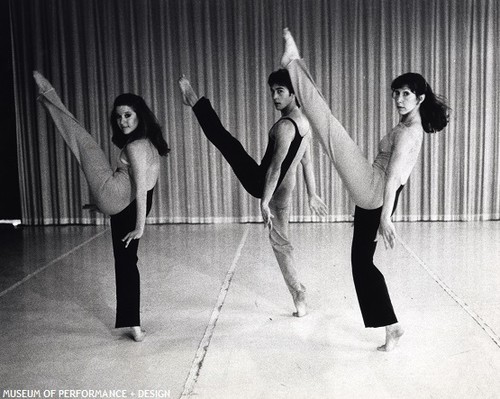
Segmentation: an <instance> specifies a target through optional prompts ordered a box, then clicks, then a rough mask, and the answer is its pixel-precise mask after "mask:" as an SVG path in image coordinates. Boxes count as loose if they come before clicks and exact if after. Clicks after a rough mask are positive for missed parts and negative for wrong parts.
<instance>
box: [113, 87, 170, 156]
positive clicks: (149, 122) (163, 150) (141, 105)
mask: <svg viewBox="0 0 500 399" xmlns="http://www.w3.org/2000/svg"><path fill="white" fill-rule="evenodd" d="M121 105H126V106H128V107H130V108H132V109H133V110H134V111H135V113H136V114H137V119H138V122H139V123H138V125H137V128H136V129H135V130H134V131H133V132H132V133H130V134H124V133H123V132H122V131H121V129H120V127H119V126H118V123H117V118H118V114H117V113H116V108H117V107H119V106H121ZM109 120H110V123H111V129H112V130H113V136H112V137H111V141H113V143H114V144H115V145H116V146H117V147H118V148H123V147H125V146H126V145H127V144H129V143H131V142H132V141H135V140H138V139H142V138H148V139H149V140H150V141H151V142H152V143H153V145H154V146H155V147H156V149H157V150H158V153H159V154H160V155H161V156H163V155H167V154H168V153H169V152H170V148H168V144H167V142H166V141H165V139H164V138H163V134H162V131H161V127H160V124H159V122H158V119H156V116H155V115H154V114H153V112H152V111H151V110H150V109H149V107H148V106H147V104H146V102H145V101H144V99H143V98H142V97H140V96H138V95H136V94H132V93H124V94H120V95H119V96H118V97H116V99H115V101H114V103H113V110H112V111H111V115H110V118H109Z"/></svg>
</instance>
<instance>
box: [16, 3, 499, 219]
mask: <svg viewBox="0 0 500 399" xmlns="http://www.w3.org/2000/svg"><path fill="white" fill-rule="evenodd" d="M10 9H11V20H12V42H13V63H14V75H15V82H14V83H15V95H16V97H15V101H16V119H17V135H18V140H17V142H18V155H19V174H20V183H21V184H20V185H21V198H22V219H23V223H26V224H68V223H89V224H101V223H105V222H106V218H105V217H104V216H103V215H101V214H99V213H93V212H91V211H89V210H85V209H83V206H84V205H85V204H88V203H92V198H91V197H90V195H89V192H88V188H87V184H86V182H85V178H84V176H83V175H82V174H81V172H80V169H79V167H78V164H77V163H76V161H75V160H74V159H73V157H72V156H71V154H70V153H69V151H68V150H67V149H66V148H65V146H64V143H63V140H62V139H61V138H60V137H58V133H57V132H56V131H55V128H54V125H53V124H52V123H51V121H50V118H48V116H47V115H46V114H45V111H44V110H43V109H42V107H41V106H40V105H38V104H37V102H36V97H37V92H36V87H35V84H34V82H33V79H32V70H34V69H37V70H40V71H41V72H42V73H43V74H44V75H45V76H46V77H47V78H48V79H49V80H50V81H51V82H52V83H53V85H54V87H55V89H56V90H57V92H58V93H59V95H60V96H61V99H62V101H63V102H64V103H65V104H66V106H67V107H68V109H69V110H70V111H71V112H72V113H74V115H75V116H76V118H77V119H78V120H79V121H80V122H81V123H82V124H83V125H84V126H85V127H86V128H87V129H88V131H89V132H91V134H92V135H93V136H94V137H95V138H96V140H97V141H98V142H99V144H100V145H101V147H102V148H103V151H104V152H105V153H106V154H107V155H108V156H109V159H110V163H111V164H112V165H114V164H115V160H116V157H117V156H118V150H117V149H116V148H115V147H114V146H113V145H112V143H111V137H110V136H111V129H110V126H109V121H108V118H109V112H110V111H111V106H112V103H113V100H114V98H115V97H116V96H117V95H118V94H120V93H123V92H133V93H136V94H138V95H141V96H142V97H143V98H144V99H145V100H146V102H147V103H148V104H149V106H150V107H151V109H152V110H153V112H154V113H155V114H156V115H157V117H158V119H159V121H160V123H161V125H162V126H163V129H164V135H165V138H166V140H167V142H168V143H169V145H170V147H171V148H172V152H171V153H170V155H169V157H168V158H167V159H163V161H162V172H161V174H160V178H159V182H158V185H157V189H156V190H155V197H154V202H153V208H152V211H151V213H150V217H149V218H148V222H150V223H211V222H248V221H260V219H261V218H260V211H259V203H258V201H257V200H255V199H254V198H252V197H251V196H250V195H248V194H247V193H246V192H245V191H244V190H243V189H242V188H241V187H240V185H239V183H238V182H237V180H236V178H235V177H234V176H233V174H232V171H231V170H230V168H229V167H228V165H227V164H226V163H225V161H224V159H223V158H222V156H221V155H220V154H219V153H218V152H217V150H216V149H215V148H214V147H213V146H212V145H211V144H209V142H208V141H207V140H206V138H205V137H204V136H203V133H202V132H201V130H200V128H199V126H198V123H197V121H196V119H195V117H194V115H193V113H192V111H191V110H190V108H188V107H185V106H183V105H182V102H181V96H180V93H179V89H178V86H177V79H178V77H179V76H180V75H181V74H185V75H186V76H187V77H188V78H189V79H190V80H191V82H192V84H193V87H194V88H195V90H196V91H197V92H198V93H199V94H200V95H205V96H206V97H208V98H209V99H210V100H211V101H212V104H213V106H214V108H215V109H216V111H217V112H218V113H219V115H220V117H221V120H222V122H223V124H224V125H225V126H226V128H227V129H228V130H229V131H231V132H232V133H233V134H234V135H235V136H236V137H237V138H238V139H239V140H240V141H241V142H242V144H243V145H244V147H245V148H246V149H247V150H248V152H249V153H250V155H252V156H253V157H255V158H256V159H258V160H260V158H261V157H262V156H263V153H264V149H265V146H266V144H267V133H268V129H269V128H270V127H271V126H272V124H273V122H274V121H275V120H276V119H278V118H279V113H277V112H276V111H274V108H273V105H272V102H271V100H270V95H269V89H268V87H267V77H268V75H269V73H270V72H272V71H273V70H275V69H277V68H278V67H279V60H280V57H281V53H282V40H281V31H282V28H283V27H285V26H288V27H290V29H291V31H292V33H293V34H294V36H295V38H296V41H297V43H298V46H299V49H300V50H301V52H302V56H303V57H304V58H305V60H306V63H307V64H308V66H309V68H310V70H311V73H312V75H313V76H314V77H315V79H316V81H317V83H318V85H319V86H320V87H321V89H322V92H323V94H324V96H325V98H326V99H327V101H328V102H329V104H330V106H331V109H332V111H333V113H334V115H335V116H336V117H337V118H338V119H339V120H340V121H341V122H342V123H343V124H344V126H345V127H346V129H347V131H348V132H349V133H350V134H351V136H352V137H353V139H354V140H355V141H356V142H357V143H358V145H359V146H360V147H361V149H362V151H363V152H364V153H365V154H366V156H367V157H368V158H369V159H370V160H373V158H374V156H375V155H376V152H377V147H378V142H379V140H380V139H381V137H382V136H383V135H385V134H386V133H387V132H388V131H389V130H390V128H391V127H392V126H394V125H395V124H396V123H397V114H396V112H395V110H394V105H393V102H392V100H391V92H390V83H391V81H392V79H393V78H395V77H396V76H398V75H400V74H402V73H404V72H408V71H413V72H419V73H421V74H422V75H424V77H426V79H427V80H428V82H429V83H430V85H431V87H432V88H433V89H434V91H435V92H436V93H438V94H442V95H444V96H445V97H446V98H447V99H448V101H449V104H450V106H451V108H452V113H451V121H450V124H449V126H448V127H447V128H446V129H445V130H444V131H443V132H441V133H437V134H429V135H426V137H425V139H424V145H423V148H422V153H421V155H420V159H419V162H418V164H417V167H416V169H415V170H414V172H413V173H412V176H411V177H410V180H409V182H408V184H407V186H406V188H405V190H404V191H403V193H402V195H401V199H400V205H399V206H398V209H397V211H396V214H395V217H394V218H395V220H489V219H499V218H500V193H499V187H500V171H499V168H500V140H499V131H500V116H499V115H500V87H499V85H500V84H499V83H498V80H499V79H498V77H499V76H500V51H499V50H500V49H499V46H500V45H499V40H498V38H499V37H500V20H499V17H500V10H499V9H500V3H499V2H497V1H495V0H474V1H473V0H465V1H459V0H421V1H396V0H394V1H392V0H356V1H352V0H308V1H305V0H273V1H268V0H248V1H244V0H43V1H42V0H10ZM313 160H314V169H315V175H316V180H317V186H318V194H319V195H320V196H321V197H322V198H323V199H324V200H325V202H326V203H327V204H328V207H329V216H328V217H327V218H326V219H323V220H328V221H347V220H350V219H351V215H352V212H353V207H354V204H353V203H352V201H351V200H350V199H349V195H348V193H347V192H346V190H345V188H344V187H343V185H342V183H341V181H340V179H339V177H338V175H337V173H336V171H335V170H334V169H333V167H332V165H331V163H330V162H329V160H328V158H327V157H326V156H325V154H324V153H323V151H322V149H321V148H320V146H319V143H318V142H317V141H315V142H314V148H313ZM292 220H293V221H311V220H312V221H315V220H319V219H318V218H316V217H315V216H312V215H311V212H310V211H309V209H308V205H307V195H306V190H305V184H304V181H303V178H302V176H301V175H300V173H299V178H298V182H297V190H296V193H295V194H294V198H293V211H292Z"/></svg>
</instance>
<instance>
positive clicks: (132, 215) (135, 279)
mask: <svg viewBox="0 0 500 399" xmlns="http://www.w3.org/2000/svg"><path fill="white" fill-rule="evenodd" d="M33 76H34V78H35V80H36V83H37V85H38V87H39V90H40V97H39V100H40V102H41V103H42V104H43V105H44V106H45V108H46V109H47V110H48V111H49V113H50V115H51V116H52V119H53V120H54V123H55V125H56V127H57V129H58V130H59V132H60V133H61V135H62V137H63V139H64V141H65V142H66V144H67V145H68V146H69V148H70V150H71V151H72V152H73V154H74V155H75V157H76V159H77V161H78V163H79V164H80V167H81V168H82V170H83V172H84V174H85V177H86V179H87V182H88V184H89V188H90V191H91V194H92V197H93V199H94V200H95V202H96V206H97V208H98V209H99V210H100V211H101V212H103V213H104V214H107V215H110V216H111V235H112V239H113V253H114V257H115V274H116V299H117V306H116V324H115V327H116V328H121V327H129V328H130V332H131V334H132V337H133V339H134V340H135V341H142V340H143V339H144V336H145V333H144V331H143V330H142V329H141V324H140V277H139V269H138V268H137V260H138V258H137V250H138V247H139V239H140V238H141V237H142V235H143V233H144V227H145V224H146V216H147V215H148V213H149V211H150V210H151V203H152V197H153V189H154V186H155V185H156V182H157V180H158V175H159V172H160V156H164V155H167V153H168V152H169V151H170V150H169V148H168V145H167V143H166V142H165V140H164V139H163V136H162V132H161V128H160V125H159V124H158V121H157V119H156V117H155V116H154V114H153V113H152V112H151V110H150V109H149V107H148V106H147V105H146V103H145V101H144V99H143V98H142V97H139V96H137V95H135V94H128V93H127V94H121V95H119V96H118V97H117V98H116V99H115V101H114V104H113V110H112V112H111V118H110V122H111V128H112V131H113V137H112V141H113V143H114V144H115V145H116V146H118V147H119V148H120V149H121V150H122V151H121V153H120V156H119V158H118V166H117V169H116V170H113V169H112V168H111V165H110V164H109V161H108V159H107V157H106V155H105V154H104V152H103V151H102V149H101V148H100V147H99V145H98V144H97V142H96V141H95V140H94V138H93V137H92V136H91V135H90V134H89V133H88V132H87V131H86V130H85V129H84V128H83V127H82V126H81V125H80V123H79V122H78V121H77V120H76V119H75V117H74V116H73V115H72V114H71V113H70V112H69V111H68V109H67V108H66V107H65V106H64V104H63V103H62V102H61V100H60V98H59V96H58V95H57V94H56V92H55V90H54V88H53V87H52V85H51V84H50V82H49V81H48V80H47V79H45V78H44V77H43V76H42V75H41V74H40V73H39V72H36V71H35V72H34V73H33Z"/></svg>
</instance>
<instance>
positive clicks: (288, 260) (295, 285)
mask: <svg viewBox="0 0 500 399" xmlns="http://www.w3.org/2000/svg"><path fill="white" fill-rule="evenodd" d="M271 212H272V213H273V215H274V219H273V227H272V229H271V230H270V231H269V241H270V242H271V246H272V248H273V251H274V255H275V256H276V260H277V261H278V265H279V267H280V269H281V273H282V274H283V278H284V279H285V283H286V285H287V287H288V290H289V291H290V293H291V294H292V298H293V302H294V304H295V308H296V312H294V313H293V315H294V316H296V317H302V316H305V315H306V314H307V304H306V299H305V291H306V289H305V287H304V286H303V285H302V284H301V283H300V281H299V278H298V273H297V269H296V267H295V261H294V256H293V246H292V243H291V242H290V240H289V238H288V233H289V226H288V220H289V217H290V207H286V208H277V207H274V206H271Z"/></svg>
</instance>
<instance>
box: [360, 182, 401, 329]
mask: <svg viewBox="0 0 500 399" xmlns="http://www.w3.org/2000/svg"><path fill="white" fill-rule="evenodd" d="M402 189H403V186H401V187H400V188H399V189H398V191H397V193H396V199H395V201H394V208H393V210H392V212H393V213H394V210H395V209H396V205H397V202H398V198H399V193H400V192H401V190H402ZM381 214H382V207H380V208H377V209H370V210H368V209H363V208H360V207H358V206H357V207H356V210H355V212H354V234H353V238H352V247H351V263H352V276H353V280H354V286H355V288H356V294H357V296H358V302H359V306H360V308H361V314H362V316H363V321H364V323H365V327H382V326H388V325H390V324H394V323H397V321H398V320H397V318H396V315H395V313H394V309H393V307H392V303H391V298H390V297H389V292H388V290H387V285H386V283H385V278H384V276H383V274H382V273H381V272H380V271H379V270H378V269H377V267H376V266H375V265H374V264H373V256H374V255H375V250H376V248H377V242H376V241H375V239H376V238H377V231H378V228H379V225H380V216H381Z"/></svg>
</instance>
